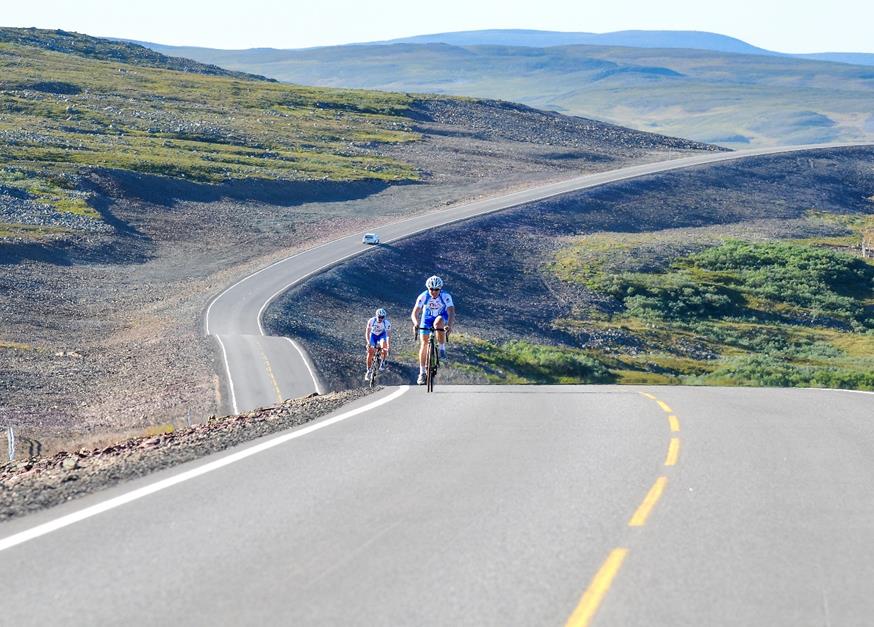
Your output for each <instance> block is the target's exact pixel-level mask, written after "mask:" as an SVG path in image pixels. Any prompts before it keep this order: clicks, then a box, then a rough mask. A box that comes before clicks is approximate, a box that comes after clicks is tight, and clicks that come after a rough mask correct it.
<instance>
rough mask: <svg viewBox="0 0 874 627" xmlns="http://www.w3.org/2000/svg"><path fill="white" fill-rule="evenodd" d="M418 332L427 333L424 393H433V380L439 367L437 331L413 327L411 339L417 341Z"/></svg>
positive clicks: (430, 328) (429, 328)
mask: <svg viewBox="0 0 874 627" xmlns="http://www.w3.org/2000/svg"><path fill="white" fill-rule="evenodd" d="M419 331H430V333H428V351H427V352H426V353H425V391H426V392H433V391H434V378H435V377H436V376H437V369H438V368H439V367H440V351H438V350H437V329H436V328H435V327H419V326H416V327H413V337H414V338H415V339H418V337H417V336H418V334H419Z"/></svg>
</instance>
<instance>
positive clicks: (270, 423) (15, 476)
mask: <svg viewBox="0 0 874 627" xmlns="http://www.w3.org/2000/svg"><path fill="white" fill-rule="evenodd" d="M367 393H368V391H365V390H363V389H361V388H359V389H357V390H348V391H345V392H337V393H333V394H328V395H324V396H313V397H311V398H302V399H291V400H287V401H285V402H283V403H282V404H280V405H277V406H275V407H268V408H266V409H260V410H256V411H251V412H248V413H246V414H243V415H240V416H225V417H222V418H211V419H210V420H209V421H207V422H204V423H201V424H197V425H194V426H192V427H190V428H186V429H180V430H179V431H176V432H173V433H164V434H157V435H151V436H142V437H138V438H131V439H129V440H125V441H121V442H117V443H115V444H112V445H109V446H104V447H100V448H94V449H88V448H83V449H79V450H78V451H73V452H63V451H62V452H59V453H57V454H55V455H52V456H42V457H39V458H33V459H24V460H21V461H19V462H13V463H10V464H6V465H3V466H0V521H3V520H7V519H10V518H15V517H17V516H22V515H25V514H28V513H30V512H33V511H36V510H39V509H43V508H46V507H51V506H53V505H58V504H60V503H63V502H65V501H69V500H71V499H75V498H77V497H80V496H84V495H85V494H90V493H92V492H96V491H98V490H101V489H104V488H108V487H110V486H113V485H116V484H119V483H122V482H124V481H129V480H131V479H135V478H137V477H142V476H144V475H147V474H150V473H152V472H155V471H156V470H161V469H163V468H169V467H171V466H176V465H178V464H182V463H184V462H187V461H191V460H194V459H197V458H199V457H203V456H205V455H210V454H212V453H217V452H219V451H223V450H225V449H228V448H230V447H232V446H235V445H238V444H241V443H244V442H248V441H249V440H254V439H255V438H259V437H262V436H266V435H270V434H271V433H276V432H277V431H283V430H285V429H290V428H292V427H297V426H299V425H302V424H305V423H307V422H310V421H312V420H314V419H316V418H318V417H320V416H324V415H326V414H329V413H331V412H333V411H335V410H337V409H339V408H340V407H341V406H343V405H344V404H345V403H348V402H349V401H352V400H354V399H356V398H360V397H362V396H365V395H366V394H367Z"/></svg>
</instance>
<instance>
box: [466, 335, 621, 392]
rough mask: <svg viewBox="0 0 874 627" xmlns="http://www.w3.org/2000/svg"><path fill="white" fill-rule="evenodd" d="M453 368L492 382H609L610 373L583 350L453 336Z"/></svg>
mask: <svg viewBox="0 0 874 627" xmlns="http://www.w3.org/2000/svg"><path fill="white" fill-rule="evenodd" d="M453 343H454V344H455V345H456V346H455V347H454V348H453V359H452V367H453V368H456V369H459V370H462V371H469V372H471V373H476V374H484V375H485V377H486V378H487V379H488V380H489V381H490V382H492V383H507V384H511V383H538V384H552V383H612V382H613V381H614V379H615V377H614V376H613V375H611V374H610V372H608V370H607V369H606V368H605V367H604V366H603V365H602V364H601V363H600V362H598V361H597V360H595V359H592V358H591V357H588V356H587V355H586V354H585V353H584V352H583V351H581V350H578V349H573V348H567V347H563V346H543V345H538V344H532V343H530V342H524V341H519V340H514V341H510V342H506V343H504V344H495V343H493V342H488V341H486V340H482V339H479V338H475V337H472V336H469V335H464V334H456V335H453Z"/></svg>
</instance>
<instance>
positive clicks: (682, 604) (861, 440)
mask: <svg viewBox="0 0 874 627" xmlns="http://www.w3.org/2000/svg"><path fill="white" fill-rule="evenodd" d="M817 148H822V146H818V147H817ZM796 149H802V148H796ZM785 150H786V149H779V150H778V149H775V150H770V151H750V152H747V153H744V154H736V153H730V154H717V155H705V156H701V157H694V158H689V159H682V160H677V161H673V162H667V163H660V164H649V165H646V166H637V167H635V168H628V169H624V170H620V171H616V172H609V173H604V174H599V175H592V176H587V177H581V178H578V179H574V180H573V181H567V182H564V183H559V184H555V185H550V186H545V187H541V188H537V189H531V190H527V191H525V192H520V193H517V194H513V195H510V196H507V197H504V198H500V199H490V200H486V201H481V202H477V203H471V204H469V205H465V206H463V207H457V208H453V209H449V210H445V211H441V212H437V213H434V214H429V215H425V216H421V217H417V218H413V219H410V220H406V221H403V222H398V223H395V224H391V225H385V226H382V227H380V228H379V231H380V232H381V234H382V235H383V237H384V238H385V240H387V241H391V240H394V239H398V238H401V237H405V236H408V235H410V234H411V233H414V232H417V231H421V230H424V229H427V228H431V227H433V226H437V225H439V224H445V223H446V222H449V221H453V220H460V219H466V218H469V217H472V216H475V215H478V214H481V213H485V212H489V211H497V210H500V209H502V208H505V207H509V206H514V205H518V204H521V203H526V202H531V201H534V200H537V199H540V198H545V197H548V196H551V195H555V194H560V193H565V192H568V191H573V190H576V189H582V188H585V187H590V186H594V185H598V184H601V183H605V182H610V181H615V180H620V179H622V178H629V177H632V176H641V175H645V174H650V173H653V172H659V171H664V170H668V169H673V168H677V167H685V166H690V165H697V164H703V163H710V162H714V161H720V160H726V159H737V158H742V157H744V156H751V155H756V154H765V153H768V152H778V151H785ZM358 238H359V236H358V235H356V236H349V237H346V238H342V239H339V240H336V241H335V242H331V243H329V244H326V245H323V246H320V247H318V248H315V249H312V250H311V251H307V252H305V253H302V254H300V255H297V256H295V257H291V258H289V259H286V260H283V261H280V262H278V263H277V264H274V265H272V266H270V267H268V268H265V269H264V270H261V271H260V272H258V273H256V274H253V275H251V276H250V277H247V278H245V279H243V280H241V281H240V282H238V283H236V284H235V285H233V286H232V287H230V288H229V289H228V290H226V291H225V292H223V293H222V294H221V295H219V296H218V297H217V298H216V299H215V300H214V301H213V302H212V303H211V304H210V307H209V309H208V311H207V313H206V317H205V326H206V330H207V333H209V334H212V335H215V336H216V337H217V338H218V341H219V343H220V345H221V347H222V350H223V355H224V358H225V368H226V376H227V377H228V383H229V386H228V389H229V391H230V394H229V395H228V396H229V399H228V403H229V404H230V405H232V408H233V409H239V410H243V409H246V408H251V407H255V406H257V405H262V404H271V403H273V402H274V401H275V400H276V399H277V398H281V397H287V396H296V395H300V394H302V393H305V392H309V391H312V390H313V389H314V388H317V387H318V386H319V385H320V383H319V382H318V379H317V376H316V375H315V374H314V372H313V371H312V369H311V365H309V364H308V363H307V361H306V356H305V354H304V353H303V352H301V351H300V350H298V347H297V346H296V345H295V344H294V343H293V342H291V341H290V340H288V339H285V338H269V337H266V336H265V335H264V333H263V329H262V328H261V325H260V316H261V313H263V310H264V309H265V307H266V306H267V304H268V303H269V302H270V301H271V300H272V299H273V298H275V297H276V296H277V295H278V294H279V293H281V292H282V291H283V290H284V289H287V287H288V286H289V285H292V284H294V283H296V282H298V281H301V280H304V279H305V278H306V277H307V276H310V275H312V274H313V273H315V272H318V271H320V270H321V269H323V268H325V267H327V266H329V265H331V264H334V263H338V262H339V261H341V260H342V259H343V258H348V257H350V256H352V255H356V254H361V252H362V251H363V249H362V246H361V244H360V243H359V239H358ZM872 485H874V394H871V393H864V392H845V391H831V390H806V389H742V388H705V387H697V388H693V387H667V386H666V387H636V386H594V385H593V386H556V387H550V386H458V387H455V386H438V388H437V390H436V392H435V393H434V394H433V395H430V396H426V395H425V394H424V393H423V392H422V390H421V389H419V388H415V387H413V388H410V387H408V386H402V387H399V388H389V389H384V390H380V391H379V392H377V393H375V394H374V395H371V396H369V397H366V398H364V399H360V400H358V401H356V402H354V403H351V404H349V405H347V406H345V407H343V408H342V409H341V410H340V411H338V412H337V413H335V414H333V415H330V416H326V417H324V418H322V419H320V420H317V421H315V422H313V423H310V424H308V425H305V426H302V427H299V428H297V429H293V430H291V431H287V432H284V433H281V434H278V435H274V436H270V437H267V438H263V439H261V440H258V441H255V442H252V443H249V444H246V445H243V446H240V447H237V448H235V449H232V450H230V451H225V452H223V453H219V454H216V455H212V456H210V457H207V458H204V459H201V460H198V461H196V462H191V463H188V464H184V465H182V466H179V467H176V468H173V469H168V470H166V471H162V472H158V473H155V474H153V475H150V476H148V477H144V478H142V479H139V480H136V481H133V482H130V483H127V484H124V485H121V486H118V487H116V488H112V489H110V490H107V491H104V492H102V493H99V494H93V495H90V496H87V497H85V498H82V499H80V500H77V501H74V502H69V503H66V504H64V505H62V506H59V507H56V508H53V509H50V510H46V511H43V512H39V513H36V514H33V515H30V516H27V517H25V518H21V519H17V520H12V521H8V522H5V523H2V524H0V573H2V574H3V586H2V588H0V595H2V603H0V624H3V625H42V624H58V623H60V624H66V623H72V624H88V625H116V624H128V625H161V626H164V625H168V624H169V625H176V624H184V625H255V624H259V625H260V624H288V625H344V626H347V625H474V626H487V625H496V626H498V625H499V626H501V627H506V626H512V625H520V626H530V625H568V626H571V627H584V626H586V625H591V624H597V625H599V626H600V625H604V626H636V625H641V626H644V625H647V626H648V625H671V626H674V625H689V626H696V627H697V626H700V625H708V626H711V625H713V626H721V625H768V626H773V625H786V626H793V627H794V626H796V625H867V624H870V622H871V616H874V595H872V594H871V588H872V582H874V532H872V521H874V490H872Z"/></svg>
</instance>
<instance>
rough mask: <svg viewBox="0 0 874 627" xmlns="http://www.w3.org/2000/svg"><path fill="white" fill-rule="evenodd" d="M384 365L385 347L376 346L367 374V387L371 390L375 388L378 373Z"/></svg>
mask: <svg viewBox="0 0 874 627" xmlns="http://www.w3.org/2000/svg"><path fill="white" fill-rule="evenodd" d="M383 364H385V347H384V346H377V347H376V353H374V355H373V363H372V364H371V368H370V372H369V373H368V374H367V385H369V386H370V387H372V388H375V387H376V384H377V380H378V379H379V371H380V369H381V368H382V367H383Z"/></svg>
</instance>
